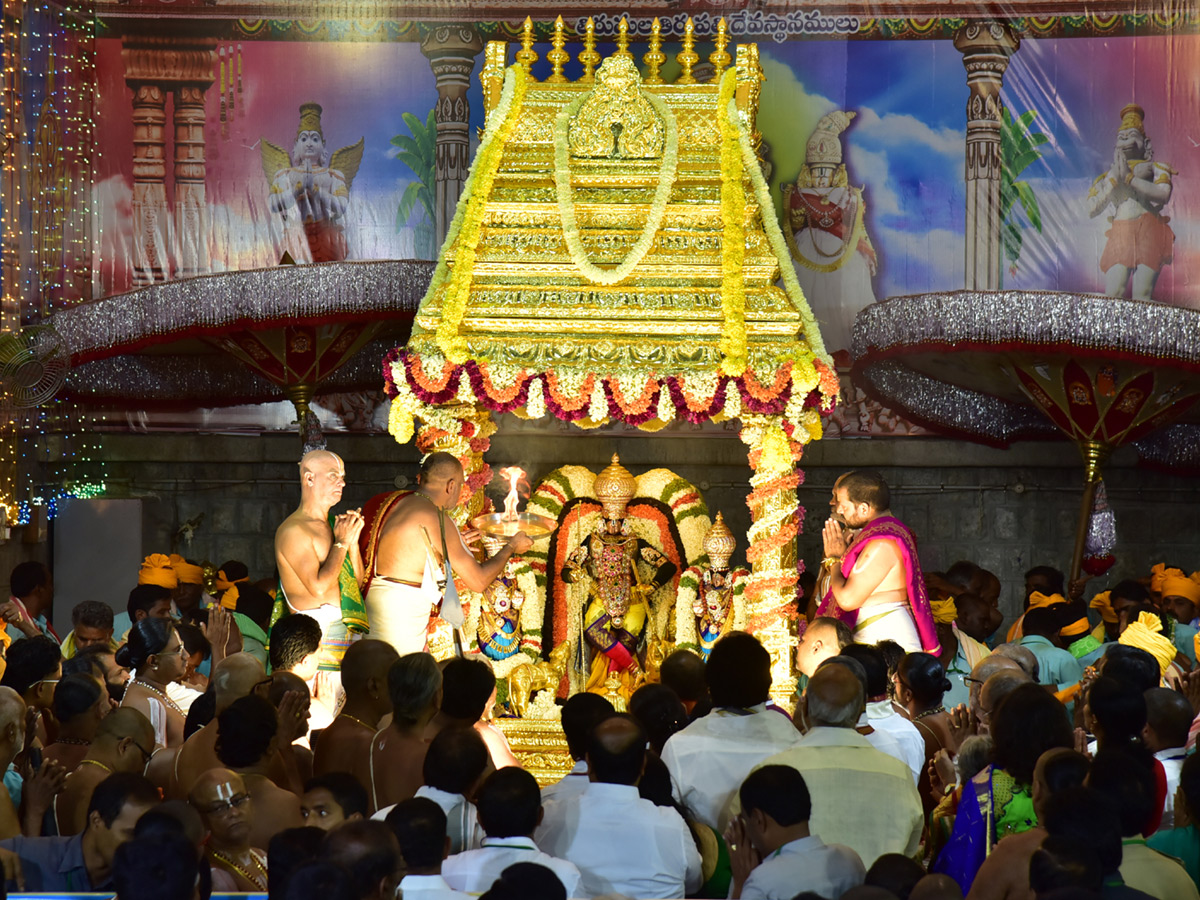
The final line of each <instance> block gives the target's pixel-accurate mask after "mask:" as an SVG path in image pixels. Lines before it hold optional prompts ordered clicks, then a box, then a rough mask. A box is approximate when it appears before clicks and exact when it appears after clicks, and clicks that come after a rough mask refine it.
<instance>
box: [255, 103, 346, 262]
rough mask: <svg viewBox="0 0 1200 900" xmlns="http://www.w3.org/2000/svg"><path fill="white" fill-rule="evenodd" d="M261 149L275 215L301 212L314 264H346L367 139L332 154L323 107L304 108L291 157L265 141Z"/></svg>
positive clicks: (285, 216)
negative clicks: (349, 210)
mask: <svg viewBox="0 0 1200 900" xmlns="http://www.w3.org/2000/svg"><path fill="white" fill-rule="evenodd" d="M261 150H262V161H263V172H264V173H265V174H266V176H267V180H268V181H269V182H270V183H271V211H272V212H277V213H279V214H280V215H282V216H283V217H284V218H287V216H288V212H289V210H291V209H295V210H296V214H297V215H298V216H299V217H300V221H301V223H302V224H303V225H304V236H305V238H306V240H307V242H308V249H309V251H310V252H311V253H312V259H313V262H330V261H333V260H339V259H345V258H346V256H347V253H348V249H347V244H346V234H345V229H344V226H343V223H342V221H341V220H342V217H343V216H344V215H345V213H346V207H347V206H348V205H349V202H350V185H351V183H352V182H353V181H354V176H355V175H356V174H357V173H358V167H359V164H360V163H361V162H362V154H363V139H362V138H359V140H358V143H357V144H353V145H351V146H349V147H343V148H341V149H340V150H335V151H334V152H333V153H332V154H330V153H328V152H327V151H326V149H325V133H324V132H323V131H322V129H321V107H320V105H319V104H316V103H302V104H301V105H300V125H299V127H298V128H297V130H296V141H295V143H294V144H293V146H292V152H291V153H290V154H289V153H288V152H287V151H286V150H284V149H283V148H282V147H279V146H277V145H276V144H272V143H271V142H270V141H268V140H265V139H264V140H263V142H262V147H261Z"/></svg>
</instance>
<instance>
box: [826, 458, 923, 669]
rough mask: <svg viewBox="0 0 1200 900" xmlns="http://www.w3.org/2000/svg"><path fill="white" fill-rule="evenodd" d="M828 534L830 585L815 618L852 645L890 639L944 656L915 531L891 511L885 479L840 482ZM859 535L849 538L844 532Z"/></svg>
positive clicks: (855, 476) (863, 475)
mask: <svg viewBox="0 0 1200 900" xmlns="http://www.w3.org/2000/svg"><path fill="white" fill-rule="evenodd" d="M829 505H830V508H831V510H832V516H831V517H830V518H829V519H827V520H826V522H825V528H824V531H823V534H822V536H823V538H824V542H825V560H824V562H823V563H822V569H823V570H824V574H825V575H826V578H825V579H823V580H824V581H825V582H826V584H827V588H826V591H825V596H824V597H823V598H822V601H821V605H820V607H819V609H818V612H817V615H821V616H830V617H832V618H835V619H841V620H842V621H843V622H845V623H846V624H847V625H849V626H850V627H851V628H853V629H854V640H855V641H857V642H859V643H863V644H876V643H878V642H880V641H885V640H892V641H895V642H896V643H897V644H899V645H900V646H901V647H903V648H904V649H905V650H907V651H908V652H910V653H912V652H917V651H924V652H926V653H932V654H934V655H935V656H936V655H938V654H939V653H940V652H941V645H940V644H939V642H938V637H937V629H936V628H935V626H934V621H933V614H932V612H930V608H929V597H928V595H927V594H926V592H925V579H924V578H923V577H922V575H921V563H920V561H919V560H918V558H917V541H916V538H915V537H914V536H913V533H912V532H911V531H909V530H908V528H907V527H905V525H904V523H902V522H901V521H900V520H899V519H897V518H895V517H894V516H892V514H891V510H890V509H889V507H890V505H891V495H890V492H889V491H888V486H887V482H885V481H884V480H883V478H881V477H880V476H879V475H878V474H877V473H875V472H866V471H863V472H847V473H846V474H845V475H843V476H842V477H841V478H839V479H838V480H837V482H836V483H835V484H834V487H833V499H832V500H831V501H830V504H829ZM846 530H856V531H857V534H856V535H855V536H854V537H853V539H850V540H848V539H847V537H846V535H845V531H846Z"/></svg>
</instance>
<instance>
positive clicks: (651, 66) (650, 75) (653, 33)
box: [642, 18, 667, 84]
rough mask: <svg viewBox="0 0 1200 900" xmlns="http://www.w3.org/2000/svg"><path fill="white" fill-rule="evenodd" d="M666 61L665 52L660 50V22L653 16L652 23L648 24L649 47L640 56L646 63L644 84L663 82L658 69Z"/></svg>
mask: <svg viewBox="0 0 1200 900" xmlns="http://www.w3.org/2000/svg"><path fill="white" fill-rule="evenodd" d="M666 61H667V54H665V53H663V52H662V24H661V23H660V22H659V21H658V19H657V18H655V20H654V24H653V25H651V26H650V49H649V50H648V51H647V52H646V55H645V56H643V57H642V62H643V63H645V65H646V78H645V79H644V83H645V84H662V83H663V79H662V76H661V75H659V74H658V70H659V68H660V67H661V66H662V64H663V63H665V62H666Z"/></svg>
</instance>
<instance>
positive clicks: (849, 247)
mask: <svg viewBox="0 0 1200 900" xmlns="http://www.w3.org/2000/svg"><path fill="white" fill-rule="evenodd" d="M854 116H855V113H853V112H844V111H842V110H834V111H833V112H831V113H829V114H827V115H825V116H822V117H821V119H820V121H818V122H817V127H816V129H815V130H814V131H813V133H812V134H811V135H810V136H809V138H808V143H807V145H806V148H805V154H804V165H803V167H802V168H801V169H800V175H799V177H798V178H797V179H796V184H795V185H794V186H793V185H787V186H786V187H784V189H783V230H784V234H785V235H786V236H787V241H788V246H789V247H790V248H791V251H792V257H793V258H794V259H795V261H796V277H797V279H798V280H799V282H800V286H801V287H802V288H803V289H804V296H805V297H806V298H807V299H808V303H809V306H811V307H812V311H813V314H814V315H815V316H816V318H817V321H818V322H819V323H820V326H821V334H822V336H823V337H824V339H825V346H827V347H828V348H829V349H830V350H847V349H849V347H850V320H849V319H848V318H847V316H846V310H848V309H860V308H861V307H863V306H865V305H866V304H867V303H868V302H874V300H875V299H876V298H875V288H874V286H873V285H872V283H871V279H872V278H873V277H874V275H875V272H876V270H877V268H878V259H877V257H876V254H875V248H874V247H873V246H872V244H871V239H870V237H869V236H868V235H867V230H866V225H865V224H864V223H865V217H866V203H865V201H864V199H863V192H862V188H856V187H851V186H850V183H849V178H848V176H847V174H846V166H845V164H844V163H843V162H842V138H841V134H842V132H843V131H845V130H846V128H847V127H848V126H849V125H850V121H851V119H853V118H854Z"/></svg>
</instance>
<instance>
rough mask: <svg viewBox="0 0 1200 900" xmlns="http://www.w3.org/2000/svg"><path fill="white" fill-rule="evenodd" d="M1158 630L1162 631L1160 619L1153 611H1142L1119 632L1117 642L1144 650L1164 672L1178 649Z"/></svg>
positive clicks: (1173, 659)
mask: <svg viewBox="0 0 1200 900" xmlns="http://www.w3.org/2000/svg"><path fill="white" fill-rule="evenodd" d="M1160 632H1162V620H1161V619H1160V618H1159V617H1158V616H1156V615H1154V614H1153V613H1147V612H1144V613H1141V614H1139V615H1138V617H1137V621H1136V622H1130V623H1129V626H1128V627H1127V628H1126V629H1125V630H1124V631H1122V632H1121V637H1120V638H1118V639H1117V642H1118V643H1121V644H1124V645H1125V646H1127V647H1137V648H1138V649H1139V650H1145V651H1146V652H1147V653H1149V654H1150V655H1151V656H1153V657H1154V658H1155V659H1156V660H1158V667H1159V669H1161V670H1162V672H1163V673H1165V672H1166V671H1167V668H1168V667H1169V666H1170V665H1171V663H1172V662H1174V661H1175V654H1176V653H1177V652H1178V651H1177V650H1176V649H1175V644H1174V642H1173V641H1171V640H1170V639H1168V638H1167V637H1165V636H1164V635H1162V634H1161V633H1160Z"/></svg>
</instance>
